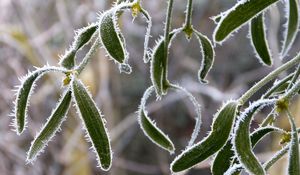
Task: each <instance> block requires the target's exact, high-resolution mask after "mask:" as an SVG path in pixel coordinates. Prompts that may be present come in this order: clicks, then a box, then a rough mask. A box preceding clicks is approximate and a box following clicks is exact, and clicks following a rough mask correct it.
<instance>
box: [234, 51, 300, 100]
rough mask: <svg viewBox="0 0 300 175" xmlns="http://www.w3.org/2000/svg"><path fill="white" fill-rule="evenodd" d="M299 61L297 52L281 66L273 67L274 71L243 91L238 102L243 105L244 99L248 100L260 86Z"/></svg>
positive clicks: (299, 57)
mask: <svg viewBox="0 0 300 175" xmlns="http://www.w3.org/2000/svg"><path fill="white" fill-rule="evenodd" d="M299 62H300V54H298V55H297V56H296V57H294V58H293V59H291V60H290V61H288V62H286V63H285V64H283V65H282V66H280V67H278V68H277V69H275V70H274V71H272V72H271V73H270V74H269V75H267V76H266V77H265V78H263V79H262V80H260V81H259V82H258V83H256V84H255V85H254V86H253V87H251V88H250V89H249V90H248V91H247V92H246V93H244V95H243V96H241V97H240V99H239V101H240V104H241V105H243V104H244V103H246V101H247V100H249V98H250V97H252V95H253V94H254V93H256V92H257V91H258V90H259V89H260V88H261V87H263V86H264V85H265V84H267V83H268V82H269V81H271V80H272V79H274V78H276V77H277V76H278V75H279V74H280V73H282V72H283V71H285V70H287V69H289V68H290V67H292V66H294V65H295V64H297V63H299Z"/></svg>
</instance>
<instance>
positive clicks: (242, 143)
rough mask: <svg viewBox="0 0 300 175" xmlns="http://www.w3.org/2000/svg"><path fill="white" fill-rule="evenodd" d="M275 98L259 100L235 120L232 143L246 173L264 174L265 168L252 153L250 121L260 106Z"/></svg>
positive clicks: (270, 102)
mask: <svg viewBox="0 0 300 175" xmlns="http://www.w3.org/2000/svg"><path fill="white" fill-rule="evenodd" d="M274 103H275V100H260V101H257V102H255V103H253V104H252V105H251V106H249V107H248V108H247V109H246V110H245V111H244V112H243V113H242V114H241V116H240V117H239V120H238V121H237V124H236V128H235V132H234V137H233V145H234V150H235V153H236V155H237V156H238V159H239V161H240V162H241V163H242V164H243V167H245V168H246V170H247V172H248V173H251V174H256V175H265V170H264V169H263V167H262V165H261V164H260V162H259V161H258V159H257V158H256V156H255V155H254V153H253V151H252V146H251V141H250V133H249V128H250V122H251V121H252V118H253V116H254V115H253V114H254V113H255V112H256V111H257V110H258V109H260V108H262V107H264V106H266V105H270V104H274Z"/></svg>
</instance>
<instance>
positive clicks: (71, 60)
mask: <svg viewBox="0 0 300 175" xmlns="http://www.w3.org/2000/svg"><path fill="white" fill-rule="evenodd" d="M75 56H76V50H74V49H73V48H70V49H69V50H67V51H66V52H65V54H64V55H63V56H61V57H60V60H59V65H61V66H62V67H64V68H66V69H72V68H73V67H74V66H75V64H76V60H75Z"/></svg>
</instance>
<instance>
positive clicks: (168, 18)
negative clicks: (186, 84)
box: [162, 0, 174, 91]
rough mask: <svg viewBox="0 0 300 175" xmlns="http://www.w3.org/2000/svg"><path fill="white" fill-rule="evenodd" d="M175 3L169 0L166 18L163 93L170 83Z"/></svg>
mask: <svg viewBox="0 0 300 175" xmlns="http://www.w3.org/2000/svg"><path fill="white" fill-rule="evenodd" d="M173 2H174V0H169V2H168V9H167V16H166V24H165V33H164V38H165V42H164V58H165V60H163V63H162V64H163V67H164V68H165V71H164V72H163V80H162V81H163V82H162V83H163V91H165V90H167V88H168V87H169V82H168V55H169V54H168V47H169V42H170V39H169V33H170V28H171V19H172V9H173Z"/></svg>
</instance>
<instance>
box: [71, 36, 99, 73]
mask: <svg viewBox="0 0 300 175" xmlns="http://www.w3.org/2000/svg"><path fill="white" fill-rule="evenodd" d="M99 47H100V39H99V38H97V39H96V40H95V42H94V43H93V45H92V47H91V48H90V50H89V52H88V53H87V54H86V55H85V57H84V58H83V60H82V62H81V64H80V65H78V67H77V68H76V69H75V70H76V72H77V74H78V75H79V74H80V73H81V72H82V70H83V69H84V68H85V66H86V65H87V63H88V62H89V61H90V59H91V58H92V56H93V55H94V53H95V52H96V51H97V49H98V48H99Z"/></svg>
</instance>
